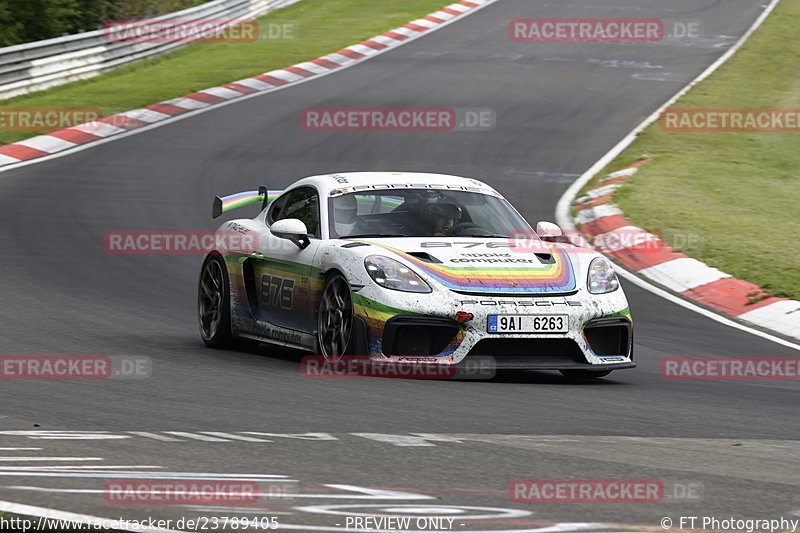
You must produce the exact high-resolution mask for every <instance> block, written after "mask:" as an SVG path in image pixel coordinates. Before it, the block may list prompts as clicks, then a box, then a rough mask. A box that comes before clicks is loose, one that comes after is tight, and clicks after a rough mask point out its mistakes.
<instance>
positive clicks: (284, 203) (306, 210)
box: [270, 187, 320, 238]
mask: <svg viewBox="0 0 800 533" xmlns="http://www.w3.org/2000/svg"><path fill="white" fill-rule="evenodd" d="M277 202H279V203H276V204H275V206H274V207H273V208H272V211H271V212H270V220H271V222H276V221H278V220H283V219H285V218H296V219H299V220H301V221H303V223H304V224H305V225H306V228H307V229H308V234H309V235H313V236H314V237H317V238H319V237H320V232H319V195H318V194H317V191H316V190H315V189H313V188H312V187H300V188H299V189H295V190H293V191H290V192H288V193H287V194H286V195H285V196H283V197H282V198H280V199H279V200H277Z"/></svg>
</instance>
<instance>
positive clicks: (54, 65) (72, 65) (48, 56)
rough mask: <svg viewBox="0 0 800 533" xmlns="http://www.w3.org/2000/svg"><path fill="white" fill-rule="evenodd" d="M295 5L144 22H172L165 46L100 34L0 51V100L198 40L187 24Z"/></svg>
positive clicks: (235, 0) (235, 4)
mask: <svg viewBox="0 0 800 533" xmlns="http://www.w3.org/2000/svg"><path fill="white" fill-rule="evenodd" d="M299 1H300V0H214V1H212V2H208V3H205V4H202V5H199V6H195V7H192V8H189V9H184V10H182V11H176V12H174V13H169V14H167V15H162V16H160V17H155V18H152V19H146V22H148V23H159V24H162V25H164V24H166V25H169V22H170V21H176V22H175V25H174V26H173V27H172V28H170V30H173V29H174V31H171V33H172V34H174V39H173V40H164V41H165V42H142V41H146V40H147V39H146V34H145V38H141V36H140V38H137V39H136V40H135V42H134V40H130V41H120V42H112V39H109V33H108V31H107V30H105V29H101V30H95V31H89V32H85V33H79V34H75V35H67V36H65V37H58V38H55V39H47V40H44V41H36V42H32V43H25V44H19V45H14V46H7V47H5V48H0V100H2V99H7V98H12V97H14V96H19V95H22V94H27V93H30V92H33V91H39V90H42V89H47V88H49V87H54V86H56V85H62V84H65V83H69V82H73V81H77V80H82V79H86V78H90V77H92V76H96V75H98V74H101V73H103V72H107V71H109V70H113V69H114V68H117V67H119V66H120V65H125V64H127V63H130V62H132V61H136V60H138V59H143V58H146V57H151V56H155V55H158V54H163V53H165V52H169V51H171V50H173V49H175V48H177V47H179V46H184V45H185V44H187V42H190V41H191V40H196V39H199V38H201V37H202V35H200V34H199V33H197V31H196V30H197V28H196V25H193V24H191V23H190V22H187V21H203V20H226V19H250V18H255V17H260V16H261V15H264V14H265V13H267V12H269V11H272V10H273V9H278V8H281V7H285V6H288V5H290V4H294V3H296V2H299ZM182 33H183V35H182ZM186 35H189V36H190V37H189V38H187V37H186ZM154 40H155V39H154ZM160 40H161V39H159V41H160Z"/></svg>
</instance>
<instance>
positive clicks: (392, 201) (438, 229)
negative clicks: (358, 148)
mask: <svg viewBox="0 0 800 533" xmlns="http://www.w3.org/2000/svg"><path fill="white" fill-rule="evenodd" d="M328 213H329V220H330V235H331V238H334V239H335V238H337V237H338V238H354V237H503V238H507V237H509V235H511V234H512V232H515V231H516V232H519V231H528V230H530V226H529V225H528V223H527V222H526V221H525V219H523V218H522V217H521V216H520V215H519V214H518V213H517V212H516V211H514V209H513V208H512V207H511V206H510V205H509V204H508V202H506V201H505V200H504V199H503V198H498V197H496V196H492V195H489V194H483V193H477V192H468V191H454V190H439V189H387V190H369V191H363V192H354V193H347V194H342V195H339V196H334V197H332V198H330V199H329V206H328Z"/></svg>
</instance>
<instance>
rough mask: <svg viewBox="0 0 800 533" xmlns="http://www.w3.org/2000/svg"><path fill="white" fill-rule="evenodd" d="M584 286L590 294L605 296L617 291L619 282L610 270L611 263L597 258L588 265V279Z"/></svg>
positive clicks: (611, 269)
mask: <svg viewBox="0 0 800 533" xmlns="http://www.w3.org/2000/svg"><path fill="white" fill-rule="evenodd" d="M586 285H587V286H588V287H589V292H590V293H592V294H605V293H607V292H613V291H615V290H617V289H618V288H619V280H618V279H617V275H616V274H615V273H614V269H613V268H611V263H609V262H608V261H606V260H605V259H604V258H602V257H598V258H596V259H594V260H593V261H592V262H591V263H590V264H589V278H588V279H587V280H586Z"/></svg>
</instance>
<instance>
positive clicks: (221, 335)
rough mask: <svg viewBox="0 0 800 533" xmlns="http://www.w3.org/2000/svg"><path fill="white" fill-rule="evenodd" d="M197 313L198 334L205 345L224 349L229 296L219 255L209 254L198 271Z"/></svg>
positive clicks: (229, 336)
mask: <svg viewBox="0 0 800 533" xmlns="http://www.w3.org/2000/svg"><path fill="white" fill-rule="evenodd" d="M197 315H198V320H199V322H200V336H201V337H202V338H203V342H205V343H206V345H207V346H210V347H212V348H228V347H231V346H232V345H233V335H232V334H231V298H230V284H229V282H228V268H227V267H226V266H225V260H224V259H223V258H222V256H221V255H219V254H216V253H214V254H210V255H209V256H208V257H206V260H205V261H204V262H203V268H202V270H200V281H199V283H198V288H197Z"/></svg>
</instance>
